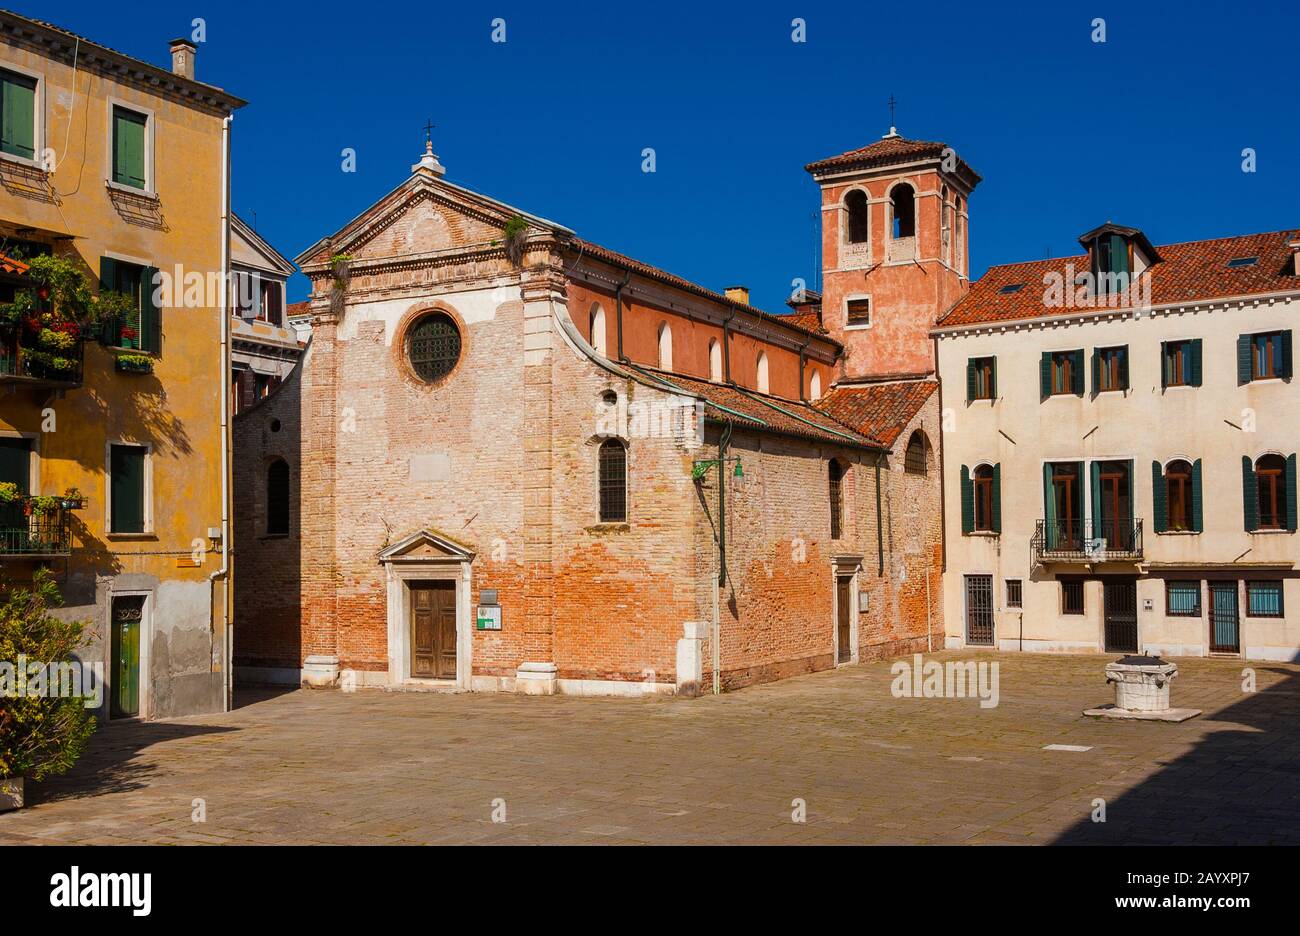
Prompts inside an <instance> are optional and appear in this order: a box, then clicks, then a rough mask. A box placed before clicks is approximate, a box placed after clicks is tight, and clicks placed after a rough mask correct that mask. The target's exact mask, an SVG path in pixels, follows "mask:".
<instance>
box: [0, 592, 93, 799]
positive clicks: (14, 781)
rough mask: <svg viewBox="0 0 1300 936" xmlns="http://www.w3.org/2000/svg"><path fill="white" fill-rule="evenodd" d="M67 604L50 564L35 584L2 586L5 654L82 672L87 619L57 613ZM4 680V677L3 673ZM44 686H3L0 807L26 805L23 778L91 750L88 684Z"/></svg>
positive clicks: (0, 634) (1, 655)
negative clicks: (58, 688)
mask: <svg viewBox="0 0 1300 936" xmlns="http://www.w3.org/2000/svg"><path fill="white" fill-rule="evenodd" d="M62 603H63V598H62V596H61V595H60V594H59V590H58V588H57V587H56V586H55V584H54V579H53V577H52V576H51V574H50V572H49V570H47V569H42V570H40V571H38V572H37V573H36V574H35V576H34V577H33V578H32V581H31V583H30V584H25V585H7V586H3V587H0V660H24V659H25V660H31V661H37V662H38V663H40V664H41V665H44V666H60V668H61V669H62V668H63V667H69V666H70V667H72V668H73V671H76V672H79V671H80V663H78V662H77V658H76V653H77V651H78V650H79V649H80V648H81V647H82V646H83V645H84V644H85V640H86V636H87V635H86V622H85V621H68V620H63V619H62V618H59V617H57V616H55V615H54V614H53V613H51V612H52V610H53V609H54V608H57V607H59V606H60V605H61V604H62ZM0 683H4V679H3V678H0ZM48 685H49V683H48V681H47V680H42V681H40V687H41V688H40V690H39V691H38V689H37V685H36V684H35V683H34V682H33V681H27V682H26V683H25V684H24V685H23V686H22V688H21V691H20V689H19V687H18V686H17V685H16V684H15V685H0V697H3V699H4V704H3V705H2V706H0V812H4V811H5V810H9V809H18V808H21V807H22V805H23V800H24V783H25V781H27V780H33V781H40V780H44V779H45V778H46V777H50V776H54V775H56V774H61V773H64V772H65V771H67V770H68V768H70V767H71V766H72V765H73V764H75V763H76V762H77V759H78V758H79V757H81V754H82V752H83V751H85V749H86V743H87V742H88V741H89V740H90V736H91V734H92V733H93V732H94V730H95V718H94V716H93V715H92V714H91V711H92V706H91V704H90V702H91V697H90V696H88V695H83V694H81V692H82V691H84V690H85V688H86V684H85V683H82V682H81V681H80V680H75V681H74V689H75V690H76V691H74V693H71V694H68V695H59V694H56V693H53V692H48V691H45V688H46V687H47V686H48Z"/></svg>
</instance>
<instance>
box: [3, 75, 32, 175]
mask: <svg viewBox="0 0 1300 936" xmlns="http://www.w3.org/2000/svg"><path fill="white" fill-rule="evenodd" d="M0 151H3V152H6V153H10V154H11V155H14V156H21V157H22V158H24V159H35V158H36V81H35V80H34V79H32V78H28V77H27V76H25V75H16V74H14V73H13V72H3V73H0Z"/></svg>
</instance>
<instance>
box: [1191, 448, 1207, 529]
mask: <svg viewBox="0 0 1300 936" xmlns="http://www.w3.org/2000/svg"><path fill="white" fill-rule="evenodd" d="M1204 503H1205V501H1203V500H1202V499H1201V460H1200V459H1199V458H1198V459H1196V461H1194V462H1192V532H1193V533H1204V532H1205V508H1204V506H1203V505H1204Z"/></svg>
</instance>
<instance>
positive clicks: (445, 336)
mask: <svg viewBox="0 0 1300 936" xmlns="http://www.w3.org/2000/svg"><path fill="white" fill-rule="evenodd" d="M406 353H407V357H408V358H409V359H410V361H411V367H412V368H413V369H414V370H415V373H416V375H417V376H418V377H419V378H420V379H421V380H424V381H426V382H428V383H436V382H438V381H439V380H441V379H442V378H444V377H446V376H447V375H448V374H450V373H451V370H452V368H453V367H455V366H456V361H457V360H459V358H460V332H459V331H458V330H457V329H456V323H455V322H453V321H452V320H451V316H450V315H447V314H446V313H444V312H435V313H433V314H432V315H426V316H425V317H424V318H422V319H420V321H419V322H417V323H416V324H415V327H413V328H412V329H411V330H410V332H409V334H408V337H407V340H406Z"/></svg>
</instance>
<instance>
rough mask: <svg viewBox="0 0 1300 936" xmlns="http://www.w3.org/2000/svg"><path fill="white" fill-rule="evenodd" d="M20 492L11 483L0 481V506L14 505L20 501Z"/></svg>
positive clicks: (21, 496)
mask: <svg viewBox="0 0 1300 936" xmlns="http://www.w3.org/2000/svg"><path fill="white" fill-rule="evenodd" d="M22 498H23V494H22V491H20V490H18V485H16V484H14V483H13V482H12V481H0V504H14V503H17V502H18V501H20V500H22Z"/></svg>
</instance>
